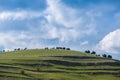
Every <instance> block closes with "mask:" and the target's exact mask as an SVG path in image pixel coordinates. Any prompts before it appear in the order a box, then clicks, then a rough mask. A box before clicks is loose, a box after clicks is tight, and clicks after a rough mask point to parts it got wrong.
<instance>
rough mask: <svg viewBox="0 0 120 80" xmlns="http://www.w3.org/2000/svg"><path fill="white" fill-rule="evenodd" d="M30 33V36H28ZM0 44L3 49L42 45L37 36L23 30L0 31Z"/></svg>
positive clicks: (38, 46) (39, 46)
mask: <svg viewBox="0 0 120 80" xmlns="http://www.w3.org/2000/svg"><path fill="white" fill-rule="evenodd" d="M29 35H31V36H29ZM0 36H1V37H2V38H0V45H2V46H3V47H4V49H5V50H13V49H15V48H25V47H27V48H41V47H42V46H43V45H42V43H41V42H39V37H33V35H32V34H30V33H25V32H7V33H0Z"/></svg>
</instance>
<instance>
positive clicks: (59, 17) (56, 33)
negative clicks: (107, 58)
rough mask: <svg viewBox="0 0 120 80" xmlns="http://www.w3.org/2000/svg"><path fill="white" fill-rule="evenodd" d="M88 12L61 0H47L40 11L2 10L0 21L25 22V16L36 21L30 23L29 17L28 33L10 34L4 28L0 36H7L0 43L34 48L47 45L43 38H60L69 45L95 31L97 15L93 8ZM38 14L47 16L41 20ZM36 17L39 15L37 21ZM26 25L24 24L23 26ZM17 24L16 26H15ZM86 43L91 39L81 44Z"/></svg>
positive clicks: (61, 41) (13, 46) (60, 40)
mask: <svg viewBox="0 0 120 80" xmlns="http://www.w3.org/2000/svg"><path fill="white" fill-rule="evenodd" d="M88 12H89V10H86V11H82V10H77V9H74V8H71V7H69V6H67V5H65V4H64V3H62V2H61V0H47V7H46V9H45V10H44V11H41V12H39V11H38V12H35V11H25V10H22V11H3V12H0V21H1V20H4V21H5V20H9V21H11V20H15V21H16V20H23V21H24V19H31V21H33V22H32V23H30V22H29V20H28V22H27V23H26V24H25V25H28V26H29V30H28V31H26V32H27V33H22V32H16V31H15V32H8V33H4V31H3V32H2V33H0V35H1V36H4V37H3V38H2V39H0V41H1V42H0V45H2V46H4V48H6V49H14V48H16V47H26V46H28V45H29V48H35V47H41V46H45V45H46V44H47V43H45V44H44V43H42V41H41V40H52V39H58V40H59V43H60V44H68V45H70V44H74V43H77V42H79V40H80V39H81V38H82V37H85V36H86V35H94V34H96V30H95V27H96V22H95V16H96V14H93V13H94V11H92V12H91V11H90V13H89V14H88ZM39 17H42V18H44V19H39ZM33 18H37V21H35V19H33ZM32 19H33V20H32ZM25 22H26V20H25ZM6 24H7V21H6ZM25 25H23V26H22V25H21V26H22V27H24V26H25ZM21 26H20V27H21ZM28 26H27V27H28ZM15 27H17V26H16V25H15ZM25 27H26V26H25ZM23 29H24V28H23ZM12 31H13V30H12ZM23 31H24V30H23ZM14 33H15V34H14ZM48 43H49V41H48ZM87 43H88V42H84V43H83V44H82V45H85V44H87ZM78 44H79V43H78ZM11 45H12V46H11Z"/></svg>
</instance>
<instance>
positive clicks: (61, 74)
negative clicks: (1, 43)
mask: <svg viewBox="0 0 120 80" xmlns="http://www.w3.org/2000/svg"><path fill="white" fill-rule="evenodd" d="M0 80H120V61H117V60H113V59H107V58H102V57H96V56H95V55H91V54H87V53H82V52H77V51H69V50H68V51H67V50H40V49H35V50H22V51H12V52H4V53H1V54H0Z"/></svg>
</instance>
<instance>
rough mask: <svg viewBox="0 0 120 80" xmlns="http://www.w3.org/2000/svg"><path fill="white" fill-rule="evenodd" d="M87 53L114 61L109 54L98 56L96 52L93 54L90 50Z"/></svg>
mask: <svg viewBox="0 0 120 80" xmlns="http://www.w3.org/2000/svg"><path fill="white" fill-rule="evenodd" d="M85 53H89V54H94V55H96V56H101V57H104V58H109V59H112V55H107V54H102V55H100V54H96V52H95V51H92V52H91V51H90V50H85Z"/></svg>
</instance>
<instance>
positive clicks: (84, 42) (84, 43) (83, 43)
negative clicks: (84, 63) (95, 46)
mask: <svg viewBox="0 0 120 80" xmlns="http://www.w3.org/2000/svg"><path fill="white" fill-rule="evenodd" d="M88 44H89V42H88V41H83V42H82V43H81V44H80V45H81V46H85V45H88Z"/></svg>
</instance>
